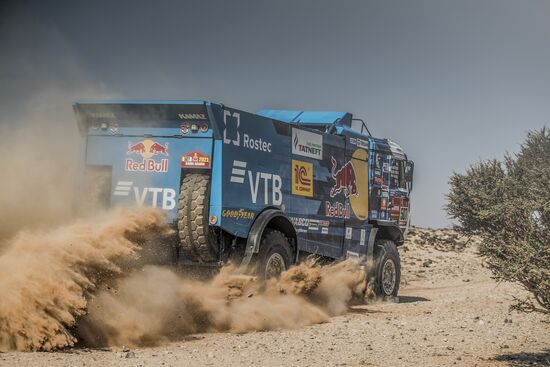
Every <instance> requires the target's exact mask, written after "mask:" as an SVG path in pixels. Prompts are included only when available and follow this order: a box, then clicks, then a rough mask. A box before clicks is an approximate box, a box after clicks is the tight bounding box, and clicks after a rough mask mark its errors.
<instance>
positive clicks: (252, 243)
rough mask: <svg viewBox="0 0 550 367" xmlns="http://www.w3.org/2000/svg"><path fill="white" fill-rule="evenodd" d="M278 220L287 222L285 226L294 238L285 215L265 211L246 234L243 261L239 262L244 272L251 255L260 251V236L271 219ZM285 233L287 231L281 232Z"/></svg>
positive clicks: (268, 210) (280, 212)
mask: <svg viewBox="0 0 550 367" xmlns="http://www.w3.org/2000/svg"><path fill="white" fill-rule="evenodd" d="M275 218H279V219H280V220H282V221H285V222H288V223H285V224H288V226H290V227H289V228H292V231H293V232H294V237H295V236H296V231H295V230H294V226H293V225H292V222H291V221H290V220H289V219H288V218H287V217H286V215H285V214H284V213H283V212H282V211H281V210H279V209H266V210H264V211H263V212H261V213H260V215H258V217H256V220H254V223H253V224H252V227H251V228H250V231H249V232H248V238H247V240H246V249H245V252H244V256H243V260H242V261H241V265H240V269H241V270H245V269H246V267H247V266H248V264H250V260H251V259H252V255H253V254H256V253H258V251H259V250H260V242H261V240H262V235H263V233H264V230H265V228H266V227H267V225H268V224H269V222H271V221H272V220H273V219H275ZM283 232H287V231H283Z"/></svg>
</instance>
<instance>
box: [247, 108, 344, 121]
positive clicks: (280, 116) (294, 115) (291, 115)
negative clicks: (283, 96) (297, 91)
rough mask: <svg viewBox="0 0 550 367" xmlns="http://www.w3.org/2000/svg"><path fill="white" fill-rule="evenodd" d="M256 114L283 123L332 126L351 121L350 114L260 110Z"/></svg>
mask: <svg viewBox="0 0 550 367" xmlns="http://www.w3.org/2000/svg"><path fill="white" fill-rule="evenodd" d="M256 113H257V114H258V115H260V116H264V117H268V118H271V119H274V120H279V121H283V122H294V123H299V124H312V125H332V124H334V123H335V122H338V121H347V120H351V114H350V113H349V112H330V111H291V110H260V111H258V112H256Z"/></svg>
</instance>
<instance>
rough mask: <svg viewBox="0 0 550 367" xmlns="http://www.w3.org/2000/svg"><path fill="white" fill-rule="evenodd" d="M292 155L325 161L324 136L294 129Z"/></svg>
mask: <svg viewBox="0 0 550 367" xmlns="http://www.w3.org/2000/svg"><path fill="white" fill-rule="evenodd" d="M292 154H296V155H302V156H304V157H309V158H315V159H323V136H322V135H319V134H315V133H311V132H309V131H305V130H300V129H295V128H292Z"/></svg>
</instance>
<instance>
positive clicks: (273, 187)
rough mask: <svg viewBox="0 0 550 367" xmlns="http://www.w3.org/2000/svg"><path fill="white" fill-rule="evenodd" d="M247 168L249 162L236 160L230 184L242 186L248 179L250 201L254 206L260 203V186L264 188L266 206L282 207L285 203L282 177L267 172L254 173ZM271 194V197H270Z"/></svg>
mask: <svg viewBox="0 0 550 367" xmlns="http://www.w3.org/2000/svg"><path fill="white" fill-rule="evenodd" d="M246 166H247V162H243V161H237V160H234V161H233V169H232V170H231V179H230V182H233V183H237V184H241V185H242V184H244V181H245V179H246V178H247V177H248V184H249V187H250V200H251V201H252V203H253V204H256V202H257V201H258V191H260V190H259V189H260V186H263V192H264V195H263V199H264V200H263V201H264V204H265V205H268V204H273V205H281V203H282V202H283V193H282V192H281V186H282V180H281V176H279V175H276V174H272V173H266V172H252V171H251V170H247V169H246ZM270 193H271V195H269V194H270ZM260 199H261V197H260Z"/></svg>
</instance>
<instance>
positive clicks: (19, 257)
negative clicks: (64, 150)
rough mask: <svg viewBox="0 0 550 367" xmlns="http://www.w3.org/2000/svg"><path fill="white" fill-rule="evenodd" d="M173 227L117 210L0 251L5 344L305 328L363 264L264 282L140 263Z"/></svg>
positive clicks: (340, 305)
mask: <svg viewBox="0 0 550 367" xmlns="http://www.w3.org/2000/svg"><path fill="white" fill-rule="evenodd" d="M152 234H155V238H156V239H157V241H162V239H163V238H168V237H169V236H170V235H172V234H173V231H172V230H171V229H170V228H169V227H168V226H166V225H165V224H164V215H163V214H162V212H161V211H160V210H158V209H153V208H149V209H146V208H141V209H135V210H130V209H118V210H115V211H112V212H108V213H103V214H101V215H99V216H97V217H93V218H91V217H90V218H87V219H80V220H78V221H76V222H75V223H74V224H71V225H67V226H62V227H58V228H56V229H53V230H48V231H42V232H33V233H31V232H21V233H19V234H18V235H17V236H15V237H14V238H13V239H12V240H11V241H10V242H9V244H8V245H7V248H6V249H5V250H4V252H3V253H2V254H0V295H1V297H0V351H9V350H18V351H37V350H38V351H49V350H56V349H62V348H65V347H71V346H74V345H75V343H77V342H79V341H80V342H82V343H83V344H84V345H87V346H122V345H125V346H152V345H159V344H163V343H166V342H169V341H173V340H178V339H181V338H182V337H183V336H185V335H187V334H192V333H197V332H218V331H225V332H234V333H244V332H249V331H263V330H277V329H288V328H299V327H303V326H305V325H311V324H315V323H322V322H326V321H327V320H328V319H329V318H330V317H331V316H334V315H338V314H342V313H344V312H346V311H347V308H348V304H349V302H350V300H351V299H352V298H353V297H354V296H359V297H360V296H361V295H362V294H363V292H364V288H365V282H364V279H365V273H364V271H363V270H362V267H361V264H360V263H359V262H355V261H351V260H348V261H344V262H340V263H335V264H331V265H326V266H321V265H318V264H317V263H315V261H313V260H310V261H307V262H305V263H303V264H301V265H298V266H295V267H293V268H291V269H289V270H287V271H286V272H285V273H283V274H282V275H281V277H280V279H270V280H268V281H259V280H258V279H257V278H256V277H254V276H251V275H246V274H242V273H239V272H238V270H237V269H238V268H237V267H234V266H231V265H228V266H226V267H224V268H222V269H221V270H220V272H219V273H218V274H217V275H216V276H214V277H213V278H211V279H209V280H197V279H191V278H190V277H188V276H184V275H182V274H179V273H177V272H176V271H175V270H174V269H173V268H167V267H162V266H153V265H145V266H144V265H143V264H142V262H141V261H140V260H139V257H140V256H139V255H140V251H141V250H142V247H143V246H144V245H145V244H146V243H147V241H151V238H152Z"/></svg>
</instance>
